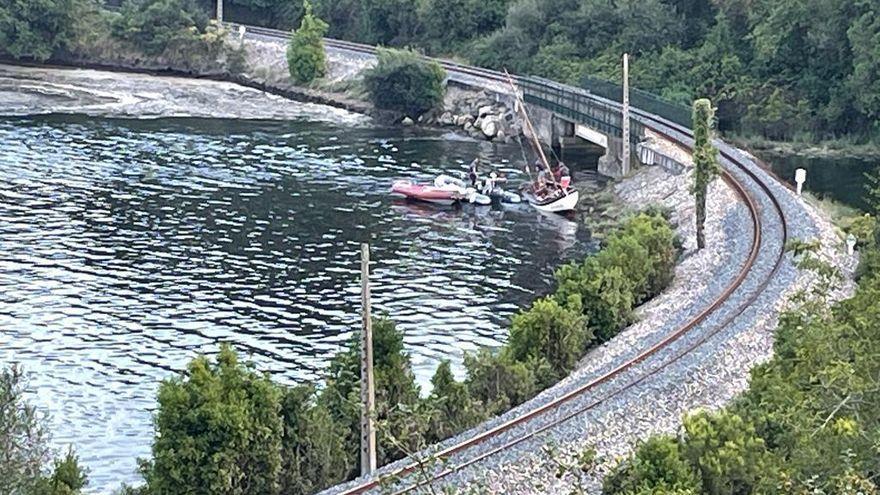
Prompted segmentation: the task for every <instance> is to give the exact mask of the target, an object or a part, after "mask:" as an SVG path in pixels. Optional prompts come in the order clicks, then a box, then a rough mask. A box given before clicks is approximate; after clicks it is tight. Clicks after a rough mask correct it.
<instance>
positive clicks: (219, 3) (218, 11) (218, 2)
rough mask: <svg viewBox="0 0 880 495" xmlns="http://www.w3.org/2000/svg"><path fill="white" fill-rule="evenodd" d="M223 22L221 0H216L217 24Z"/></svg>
mask: <svg viewBox="0 0 880 495" xmlns="http://www.w3.org/2000/svg"><path fill="white" fill-rule="evenodd" d="M222 23H223V0H217V24H222Z"/></svg>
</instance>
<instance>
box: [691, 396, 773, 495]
mask: <svg viewBox="0 0 880 495" xmlns="http://www.w3.org/2000/svg"><path fill="white" fill-rule="evenodd" d="M681 448H682V455H683V457H684V458H685V459H687V460H688V462H689V463H690V465H691V466H693V467H694V468H695V469H696V470H697V472H698V473H699V475H700V478H701V480H702V487H703V492H704V493H707V494H711V495H721V494H738V493H740V494H747V493H764V491H765V490H766V489H767V488H770V487H775V486H776V482H775V481H776V477H777V475H776V473H775V471H774V470H775V469H776V464H775V460H774V459H773V456H772V454H771V453H770V452H768V451H767V449H766V446H765V445H764V440H763V439H762V438H760V437H759V436H758V435H757V434H756V433H755V429H754V427H753V426H751V425H749V424H747V423H746V422H745V421H744V420H743V418H741V417H740V416H738V415H736V414H733V413H729V412H720V413H709V412H706V411H700V412H697V413H695V414H692V415H690V416H687V417H686V418H685V419H684V438H683V439H682V446H681Z"/></svg>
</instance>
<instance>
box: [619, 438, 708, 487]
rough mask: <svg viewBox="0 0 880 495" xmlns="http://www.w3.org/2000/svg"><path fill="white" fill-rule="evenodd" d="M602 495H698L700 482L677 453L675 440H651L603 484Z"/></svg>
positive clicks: (640, 447)
mask: <svg viewBox="0 0 880 495" xmlns="http://www.w3.org/2000/svg"><path fill="white" fill-rule="evenodd" d="M602 490H603V491H604V492H605V493H612V494H614V493H620V494H628V495H629V494H633V495H634V494H642V493H644V494H648V493H658V492H659V493H682V494H684V493H691V494H693V495H696V494H698V493H702V489H701V483H700V478H699V476H698V475H697V473H696V471H695V470H694V468H693V467H692V466H691V465H690V464H689V463H688V461H687V460H686V459H685V458H684V456H683V455H682V452H681V446H680V445H679V442H678V439H676V438H675V437H669V436H654V437H651V438H649V439H648V440H646V441H645V442H644V443H642V444H640V445H639V446H638V447H637V448H636V452H635V454H634V455H633V457H632V458H631V459H629V460H626V461H624V462H622V463H620V464H619V465H618V466H617V467H616V468H615V469H614V470H613V471H612V472H611V473H610V474H609V475H608V476H607V477H606V478H605V480H604V482H603V485H602Z"/></svg>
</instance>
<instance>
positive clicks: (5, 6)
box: [0, 0, 78, 62]
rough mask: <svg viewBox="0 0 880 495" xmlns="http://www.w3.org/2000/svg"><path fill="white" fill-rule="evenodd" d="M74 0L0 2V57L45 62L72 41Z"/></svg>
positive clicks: (11, 0)
mask: <svg viewBox="0 0 880 495" xmlns="http://www.w3.org/2000/svg"><path fill="white" fill-rule="evenodd" d="M77 7H78V3H77V2H76V1H75V0H4V1H3V2H2V3H0V55H6V56H9V57H12V58H16V59H33V60H37V61H40V62H42V61H44V60H46V59H48V58H49V57H51V56H52V55H53V54H54V53H55V52H56V51H58V50H59V49H62V48H64V47H65V46H66V45H67V44H68V43H69V42H70V40H71V37H72V28H73V24H74V22H75V19H76V10H77Z"/></svg>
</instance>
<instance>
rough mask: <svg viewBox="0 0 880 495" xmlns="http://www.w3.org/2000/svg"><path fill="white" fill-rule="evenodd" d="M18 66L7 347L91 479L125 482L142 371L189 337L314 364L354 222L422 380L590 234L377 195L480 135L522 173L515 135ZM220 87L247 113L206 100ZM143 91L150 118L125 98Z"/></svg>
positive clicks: (99, 485)
mask: <svg viewBox="0 0 880 495" xmlns="http://www.w3.org/2000/svg"><path fill="white" fill-rule="evenodd" d="M0 69H2V68H0ZM7 70H8V71H9V70H10V69H7ZM12 72H13V73H15V74H16V75H15V77H10V78H8V79H7V86H6V87H5V89H4V87H3V85H2V81H0V108H5V110H6V114H7V116H6V117H0V365H2V366H6V365H9V364H10V363H20V364H21V365H23V366H24V367H25V369H26V370H27V371H29V372H31V375H30V385H31V388H32V389H33V390H34V402H35V403H36V404H37V405H38V406H40V407H41V409H42V410H44V411H47V412H48V413H49V414H50V419H49V425H48V426H49V428H50V429H51V431H52V434H53V437H54V444H55V445H56V446H58V447H62V446H65V445H67V444H73V445H74V446H75V447H76V449H77V451H78V453H79V454H80V456H81V460H82V461H83V462H84V464H85V465H86V466H87V467H88V468H89V469H90V470H91V473H90V479H91V482H90V489H91V490H92V491H97V492H101V493H105V492H109V491H110V490H112V489H114V488H116V487H118V486H119V484H120V483H121V482H136V481H137V479H138V478H137V475H136V474H135V466H136V458H137V457H145V456H148V455H149V446H150V442H151V439H152V435H153V432H152V426H151V413H152V411H153V410H154V408H155V391H156V388H157V386H158V384H159V382H160V381H161V380H162V379H164V378H167V377H169V376H172V375H173V374H174V373H175V372H177V371H180V370H182V369H183V368H184V367H185V365H186V363H187V362H188V361H189V360H190V359H191V358H192V357H193V356H195V355H196V354H197V353H208V354H210V353H213V352H215V351H216V350H217V348H218V344H219V343H221V342H231V343H233V344H234V345H235V347H236V348H238V349H239V350H240V351H241V352H243V353H246V354H248V355H250V356H251V358H252V359H253V361H255V362H256V363H257V365H258V367H259V368H260V369H262V370H266V371H269V372H271V373H272V374H273V376H274V377H275V378H276V379H277V380H278V381H280V382H283V383H296V382H301V381H306V380H319V379H320V377H321V372H322V370H324V369H325V368H326V366H327V364H328V359H329V358H330V356H332V355H333V354H334V353H335V352H337V351H339V350H340V349H341V348H342V347H343V346H344V345H345V342H346V340H347V339H348V338H349V337H350V335H351V334H352V332H353V331H354V330H355V329H356V328H357V327H358V325H359V321H360V320H359V318H360V317H359V313H358V311H359V301H360V295H359V245H360V243H361V242H365V241H369V242H370V243H371V245H372V252H373V254H372V256H373V259H374V260H375V262H374V264H373V267H372V269H373V302H374V310H375V311H376V312H377V313H387V314H388V315H390V316H391V317H392V318H393V319H394V320H395V321H396V322H397V323H398V325H399V327H400V328H401V329H402V330H403V331H404V333H405V339H406V345H407V350H408V351H409V352H410V353H411V355H412V359H413V363H414V368H415V372H416V375H417V377H418V379H419V381H420V382H421V383H423V384H425V383H426V382H427V380H428V379H429V377H430V375H431V373H432V372H433V370H434V368H435V367H436V365H437V363H438V361H439V360H440V359H443V358H451V359H452V360H453V362H454V364H456V365H457V371H458V372H460V371H461V370H460V362H461V358H462V354H463V353H464V352H466V351H471V350H475V349H477V348H478V347H480V346H497V345H499V344H500V343H501V342H502V341H503V340H504V337H505V335H506V331H507V330H506V329H507V325H508V320H509V318H510V316H511V315H512V314H513V313H514V312H515V311H516V310H517V308H520V307H522V306H524V305H526V304H527V303H528V302H529V301H531V300H533V299H534V298H535V297H536V296H537V295H539V294H541V293H544V292H546V291H547V290H548V289H549V287H550V285H551V283H552V269H553V267H555V266H557V265H558V264H559V263H560V262H561V261H563V260H566V259H572V258H578V257H581V256H583V255H584V254H585V253H586V252H587V250H588V249H590V246H591V243H590V242H589V240H588V239H587V235H586V233H585V232H583V231H579V230H578V228H577V225H576V224H575V223H572V222H569V221H567V220H565V219H563V218H561V217H548V216H544V215H542V214H540V213H538V212H536V211H533V210H532V209H530V208H529V207H527V206H516V207H507V208H503V209H489V208H479V209H476V208H473V207H463V208H437V207H431V206H424V205H418V204H411V203H406V202H402V201H399V200H392V199H391V198H389V197H388V195H387V192H388V189H389V186H390V184H391V181H392V180H393V179H394V178H398V177H410V178H414V179H419V180H422V179H424V180H427V179H430V178H431V177H432V176H434V175H436V174H437V173H440V172H446V171H461V170H464V169H465V163H467V162H468V161H470V160H471V159H472V158H473V157H474V156H476V155H480V156H483V157H484V158H486V159H488V160H490V161H491V162H492V163H493V164H495V165H494V166H495V167H496V168H497V169H498V170H499V171H502V172H503V173H506V174H507V175H508V176H510V177H511V178H512V179H513V180H514V181H517V180H522V179H523V178H522V177H521V174H520V172H519V169H520V166H521V162H520V160H521V158H519V157H520V154H519V151H518V150H517V149H514V148H504V147H501V148H499V147H495V146H492V145H490V144H487V143H481V142H476V141H469V140H461V139H458V138H455V136H452V135H448V134H443V133H440V132H428V131H417V130H404V129H395V128H384V127H380V126H376V125H374V124H372V123H370V122H369V121H367V120H365V119H363V118H360V117H357V116H353V115H351V114H344V113H339V112H338V111H335V110H331V109H327V108H323V107H315V106H313V105H312V106H309V105H299V104H291V103H289V102H284V103H281V102H279V101H277V100H275V99H270V100H267V101H268V102H271V104H268V103H267V101H262V102H261V100H260V99H261V98H268V97H266V96H265V95H262V94H255V93H246V94H245V93H241V92H239V93H235V91H239V90H233V89H230V88H229V87H226V86H223V87H218V88H219V89H217V88H213V89H212V87H211V85H212V84H215V83H207V82H203V83H201V84H200V85H196V86H195V87H194V89H193V91H194V92H195V93H196V94H198V95H199V97H198V101H195V102H192V101H186V98H187V95H189V94H192V92H191V91H184V89H181V88H182V86H180V85H178V84H177V83H175V82H174V81H170V82H169V81H168V80H160V82H156V81H155V80H154V79H156V78H153V79H148V78H147V79H145V80H146V81H147V82H145V83H143V84H142V85H140V86H137V87H132V86H131V85H132V82H131V81H132V79H130V78H127V77H126V76H124V75H112V76H111V75H106V74H104V73H94V72H87V73H86V74H87V75H88V79H89V81H91V82H88V83H83V82H82V81H73V82H72V81H70V80H64V81H62V82H59V81H58V78H69V77H70V75H69V74H65V73H64V71H59V73H55V72H51V73H44V74H40V75H38V76H35V75H34V74H27V76H26V77H24V76H22V75H21V74H20V73H16V72H15V70H12ZM47 74H48V75H47ZM59 74H60V75H59ZM2 75H3V74H2V70H0V79H2ZM137 77H143V78H146V76H137ZM10 80H13V82H12V83H10V82H9V81H10ZM21 80H26V83H22V82H21ZM50 80H51V83H49V82H47V81H50ZM96 81H97V82H96ZM157 84H158V85H165V86H167V87H169V88H171V89H176V90H177V91H178V92H179V93H181V96H180V99H182V100H183V102H181V101H176V102H175V101H168V100H167V99H165V98H162V97H161V95H163V94H167V93H163V92H164V91H165V90H166V89H167V88H166V89H162V88H158V89H157V88H156V87H153V86H150V85H157ZM179 84H181V85H190V84H192V83H191V82H180V83H179ZM63 86H69V87H73V88H75V89H76V94H73V93H74V92H73V91H71V92H67V93H65V92H64V91H63V88H62V89H59V88H61V87H63ZM144 87H146V88H148V90H145V89H143V88H144ZM32 88H37V89H33V90H32ZM47 88H48V89H47ZM50 89H51V91H50ZM98 90H100V92H101V94H100V98H99V101H91V100H89V101H83V98H87V99H88V98H91V96H87V97H83V96H81V95H82V94H89V95H91V94H94V93H95V92H96V91H98ZM230 91H232V92H233V93H230ZM47 95H48V96H47ZM156 95H160V96H156ZM224 98H226V99H227V100H233V101H235V102H238V105H237V106H236V108H237V109H238V110H237V111H243V112H244V113H243V114H235V115H227V114H224V113H220V114H219V115H214V116H211V112H212V111H214V112H217V110H216V108H219V107H221V105H219V104H218V102H220V101H223V99H224ZM4 101H5V106H3V105H4ZM200 102H201V103H200ZM200 104H201V106H199V105H200ZM59 105H61V106H63V108H59ZM107 108H110V109H111V111H108V110H107ZM212 108H213V109H215V110H212ZM264 108H265V111H266V112H268V113H269V114H270V115H262V114H261V113H260V112H262V111H264V110H263V109H264ZM96 109H97V110H96ZM137 109H141V110H145V109H146V110H145V112H146V113H149V114H150V116H151V117H154V118H152V119H131V118H120V116H128V115H131V114H133V113H136V110H137ZM194 109H195V110H194ZM242 109H244V110H242ZM147 110H148V111H147ZM59 112H60V113H59ZM81 113H91V114H93V116H90V117H87V116H83V115H81ZM13 114H14V116H11V115H13ZM38 114H46V115H38ZM191 114H195V115H198V117H175V118H169V116H180V115H191ZM227 117H247V118H246V119H242V118H235V119H230V118H227ZM257 117H271V120H266V119H265V118H262V119H258V118H257ZM518 158H519V159H518Z"/></svg>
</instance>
